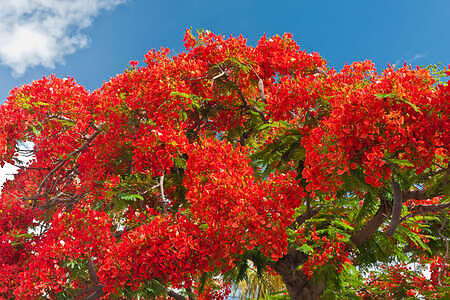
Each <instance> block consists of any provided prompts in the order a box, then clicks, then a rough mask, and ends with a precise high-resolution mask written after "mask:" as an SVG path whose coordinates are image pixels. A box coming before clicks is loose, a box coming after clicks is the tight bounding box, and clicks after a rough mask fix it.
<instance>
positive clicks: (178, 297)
mask: <svg viewBox="0 0 450 300" xmlns="http://www.w3.org/2000/svg"><path fill="white" fill-rule="evenodd" d="M167 295H168V296H169V297H172V298H174V299H176V300H188V299H186V297H184V296H183V295H180V294H178V293H176V292H174V291H172V290H168V291H167Z"/></svg>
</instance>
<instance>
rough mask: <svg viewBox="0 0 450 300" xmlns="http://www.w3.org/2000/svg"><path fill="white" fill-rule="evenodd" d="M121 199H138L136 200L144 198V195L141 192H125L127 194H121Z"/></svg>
mask: <svg viewBox="0 0 450 300" xmlns="http://www.w3.org/2000/svg"><path fill="white" fill-rule="evenodd" d="M120 199H122V200H125V201H136V200H141V201H143V200H144V197H142V196H141V195H139V194H125V195H120Z"/></svg>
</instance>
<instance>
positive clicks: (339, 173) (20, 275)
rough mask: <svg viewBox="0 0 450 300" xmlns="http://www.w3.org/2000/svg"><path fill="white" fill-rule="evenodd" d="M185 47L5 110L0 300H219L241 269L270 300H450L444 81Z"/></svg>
mask: <svg viewBox="0 0 450 300" xmlns="http://www.w3.org/2000/svg"><path fill="white" fill-rule="evenodd" d="M184 41H185V47H186V51H185V52H182V53H181V54H178V55H175V56H173V55H171V54H170V52H169V50H168V49H164V48H162V49H160V50H159V51H156V50H151V51H150V52H148V53H147V54H146V55H145V61H144V62H145V66H139V64H138V62H134V61H133V62H130V65H129V67H128V68H127V70H125V71H124V72H123V73H122V74H119V75H117V76H116V77H114V78H111V79H110V80H109V81H108V82H105V83H104V84H103V86H102V87H101V88H99V89H97V90H95V91H88V90H87V89H85V88H83V87H82V86H80V85H79V84H77V83H76V82H75V80H74V79H72V78H68V79H59V78H56V77H55V76H51V77H49V78H45V77H44V78H43V79H42V80H38V81H34V82H32V83H30V84H26V85H24V86H22V87H20V88H15V89H14V90H13V91H11V94H10V96H9V97H8V99H7V101H6V102H5V103H4V104H3V105H1V106H0V119H1V120H2V121H1V123H0V162H1V163H2V164H4V163H5V162H8V163H11V164H15V165H17V166H18V168H19V171H18V174H17V175H15V177H14V179H13V180H11V181H8V182H6V183H5V185H4V187H3V190H2V193H1V195H0V267H1V269H2V271H1V272H0V298H5V299H10V298H16V299H45V298H50V299H67V298H74V299H97V298H104V299H122V298H126V299H131V298H137V297H138V296H139V297H141V298H150V297H173V298H175V299H188V298H189V299H223V298H226V297H227V295H228V294H229V292H230V289H231V284H232V283H233V282H235V280H239V279H242V278H243V276H244V275H245V272H246V269H247V268H248V267H249V266H253V267H255V268H257V269H258V272H269V273H274V274H278V275H279V276H280V277H281V279H282V280H283V282H284V284H285V286H286V293H287V295H283V294H278V295H274V296H273V298H278V299H279V298H283V297H290V298H291V299H318V298H323V299H334V298H339V299H352V298H354V299H360V298H363V299H400V298H407V297H412V298H414V297H426V298H439V297H444V296H445V295H448V293H449V285H450V280H449V272H450V268H449V263H448V251H449V249H448V241H449V240H448V239H449V238H448V237H449V232H450V220H449V216H448V211H449V207H450V201H449V197H448V195H449V190H450V185H449V181H448V177H449V172H450V171H449V168H448V156H449V152H448V145H449V144H450V133H449V130H448V128H450V120H449V108H450V105H449V103H450V101H449V100H450V87H449V85H448V84H447V83H445V80H443V81H441V80H440V79H439V75H441V77H442V76H444V79H445V76H450V71H449V68H448V67H447V68H445V67H444V68H443V69H441V71H439V69H436V68H421V67H417V68H412V67H411V66H408V65H406V64H405V65H404V66H402V67H400V68H397V67H395V66H388V67H387V68H386V70H384V71H383V72H382V73H381V74H378V73H377V72H376V70H375V67H374V64H373V63H372V62H370V61H363V62H355V63H352V64H349V65H346V66H344V67H343V69H342V70H340V71H337V70H335V69H334V68H331V67H329V66H328V65H327V62H326V61H325V59H323V58H322V57H321V56H320V55H319V54H317V53H307V52H305V51H302V50H300V48H299V46H298V45H297V43H296V42H295V41H294V40H293V39H292V36H291V35H289V34H284V35H283V36H278V35H277V36H273V37H271V38H269V37H266V36H263V37H262V38H261V39H260V40H259V42H258V43H257V45H256V46H254V47H253V46H248V45H247V43H246V40H245V39H244V38H243V37H242V36H239V37H229V38H225V37H223V36H220V35H215V34H213V33H211V32H209V31H198V32H197V33H194V32H192V31H190V30H187V31H186V35H185V39H184ZM25 142H28V143H31V145H32V147H31V148H30V147H28V148H27V147H24V146H23V145H24V143H25ZM23 157H29V158H31V160H30V161H29V162H28V163H26V164H23V163H20V160H21V159H22V158H23Z"/></svg>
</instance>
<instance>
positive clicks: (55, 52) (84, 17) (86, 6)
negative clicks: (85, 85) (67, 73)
mask: <svg viewBox="0 0 450 300" xmlns="http://www.w3.org/2000/svg"><path fill="white" fill-rule="evenodd" d="M125 1H126V0H0V64H3V65H6V66H9V67H10V68H11V69H12V71H13V74H14V75H15V76H19V75H22V74H23V73H24V72H25V71H26V70H27V68H29V67H34V66H39V65H40V66H44V67H47V68H54V67H55V64H56V63H60V62H62V61H63V57H64V56H65V55H67V54H71V53H73V52H75V51H76V50H77V49H79V48H83V47H85V46H86V45H87V43H88V38H87V36H86V35H85V34H83V32H82V30H83V29H85V28H87V27H89V26H90V25H91V24H92V21H93V19H94V17H96V16H97V15H98V14H99V13H100V12H101V11H102V10H106V9H112V8H114V7H115V6H117V5H119V4H121V3H123V2H125Z"/></svg>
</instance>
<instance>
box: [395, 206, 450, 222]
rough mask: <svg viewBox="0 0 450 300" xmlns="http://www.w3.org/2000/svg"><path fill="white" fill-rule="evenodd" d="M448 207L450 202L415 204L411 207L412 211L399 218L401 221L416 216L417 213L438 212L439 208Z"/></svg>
mask: <svg viewBox="0 0 450 300" xmlns="http://www.w3.org/2000/svg"><path fill="white" fill-rule="evenodd" d="M449 207H450V203H444V204H435V205H417V206H415V207H414V208H413V211H412V212H411V213H409V214H408V215H406V216H404V217H403V218H402V219H401V222H403V221H405V220H407V219H409V218H412V217H415V216H418V215H426V214H429V213H434V212H438V211H440V210H443V209H446V208H449Z"/></svg>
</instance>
